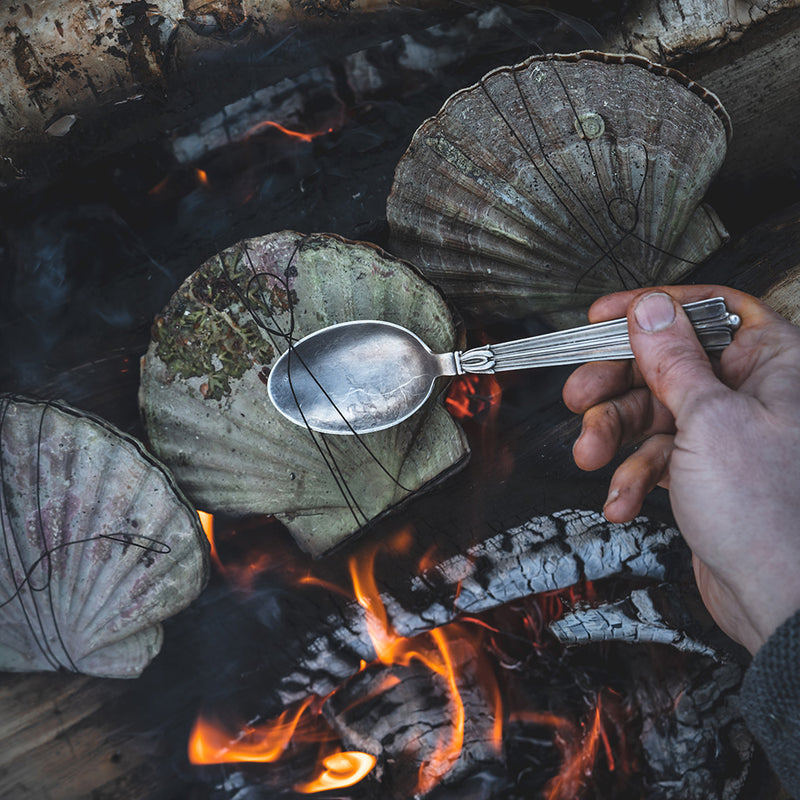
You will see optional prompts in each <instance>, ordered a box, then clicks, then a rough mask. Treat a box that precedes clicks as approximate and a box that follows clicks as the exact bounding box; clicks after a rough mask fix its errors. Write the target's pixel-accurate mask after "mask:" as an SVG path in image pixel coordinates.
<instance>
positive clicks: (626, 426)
mask: <svg viewBox="0 0 800 800" xmlns="http://www.w3.org/2000/svg"><path fill="white" fill-rule="evenodd" d="M667 293H668V294H667ZM716 296H722V297H724V298H725V301H726V304H727V306H728V310H729V311H731V312H733V313H735V314H738V315H739V316H740V317H741V318H742V326H741V328H740V329H739V330H738V331H737V332H736V334H735V336H734V340H733V342H732V344H730V345H729V346H728V347H727V348H726V349H725V350H724V351H723V353H722V355H721V357H720V358H719V360H718V361H717V359H716V358H713V359H712V360H713V362H714V363H713V364H712V360H710V359H709V357H708V356H707V355H706V354H705V352H704V351H703V349H702V347H701V346H700V343H699V342H698V340H697V337H696V336H695V334H694V331H693V329H692V327H691V323H690V322H689V320H688V318H687V316H686V314H685V312H684V311H683V309H682V308H681V304H684V303H689V302H692V301H694V300H703V299H706V298H709V297H716ZM626 313H627V315H628V327H629V334H630V339H631V347H632V349H633V352H634V354H635V356H636V361H635V362H630V361H629V362H619V361H617V362H602V363H600V362H594V363H590V364H585V365H583V366H581V367H579V368H578V369H577V370H576V371H575V372H574V373H573V374H572V375H571V376H570V378H569V380H568V381H567V383H566V384H565V386H564V391H563V396H564V402H565V403H566V404H567V406H568V407H569V408H570V409H571V410H572V411H574V412H575V413H578V414H583V429H582V431H581V434H580V436H579V437H578V439H577V441H576V442H575V446H574V448H573V455H574V457H575V462H576V464H577V465H578V466H579V467H581V468H582V469H586V470H593V469H598V468H599V467H602V466H604V465H605V464H607V463H608V462H609V461H610V460H611V459H612V458H613V457H614V455H615V454H616V452H617V450H618V449H619V448H620V446H621V445H622V444H624V443H626V442H636V441H639V442H640V445H639V447H638V449H637V450H636V452H634V453H633V454H632V455H630V456H629V457H628V458H627V459H626V460H625V461H624V462H623V463H622V464H621V465H620V466H619V467H618V468H617V470H616V472H615V473H614V475H613V477H612V479H611V485H610V489H609V494H608V499H607V501H606V505H605V507H604V513H605V515H606V517H607V518H608V519H609V520H610V521H612V522H624V521H627V520H630V519H633V517H634V516H636V514H637V513H638V512H639V511H640V509H641V507H642V502H643V501H644V497H645V495H646V494H647V493H648V492H649V491H650V490H651V489H653V488H654V487H655V486H657V485H658V486H662V487H664V488H666V489H668V490H669V495H670V502H671V505H672V510H673V513H674V515H675V520H676V522H677V524H678V527H679V528H680V531H681V533H682V534H683V536H684V538H685V540H686V542H687V543H688V545H689V547H690V548H691V549H692V553H693V564H694V571H695V577H696V580H697V585H698V587H699V589H700V593H701V595H702V597H703V600H704V602H705V604H706V607H707V608H708V609H709V611H710V612H711V615H712V616H713V617H714V619H715V620H716V622H717V624H718V625H719V626H720V627H721V628H722V629H723V630H724V631H725V632H726V633H727V634H728V635H729V636H731V637H732V638H733V639H735V640H736V641H738V642H740V643H741V644H743V645H744V646H745V647H746V648H747V649H748V650H749V651H750V652H751V653H755V652H756V650H758V648H759V647H760V646H761V645H762V644H763V643H764V642H765V641H766V639H767V638H768V637H769V635H770V634H771V633H772V632H773V631H774V630H775V629H776V628H777V627H778V625H780V624H781V623H782V622H783V621H784V620H786V619H788V618H789V617H790V616H791V615H792V614H793V613H794V612H795V611H796V610H797V609H800V328H798V327H796V326H794V325H791V324H790V323H789V322H787V321H786V320H784V319H783V318H782V317H780V316H779V315H778V314H776V313H775V312H773V311H772V310H771V309H770V308H769V307H768V306H766V305H765V304H763V303H761V302H760V301H759V300H756V299H755V298H754V297H751V296H749V295H746V294H744V293H742V292H738V291H735V290H733V289H727V288H724V287H717V286H671V287H668V288H662V289H659V290H653V289H643V290H635V291H632V292H620V293H618V294H613V295H609V296H607V297H604V298H601V299H600V300H598V301H597V302H596V303H594V305H592V307H591V309H590V310H589V319H590V321H591V322H599V321H602V320H606V319H613V318H615V317H621V316H624V315H625V314H626Z"/></svg>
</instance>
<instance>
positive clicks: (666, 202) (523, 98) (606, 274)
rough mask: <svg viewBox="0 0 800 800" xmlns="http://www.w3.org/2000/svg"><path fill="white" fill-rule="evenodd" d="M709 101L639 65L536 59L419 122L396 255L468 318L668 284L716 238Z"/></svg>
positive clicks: (722, 146) (589, 57) (397, 184)
mask: <svg viewBox="0 0 800 800" xmlns="http://www.w3.org/2000/svg"><path fill="white" fill-rule="evenodd" d="M729 135H730V121H729V119H728V116H727V114H726V113H725V111H724V109H723V108H722V105H721V104H720V102H719V100H718V99H717V98H716V97H715V96H714V95H713V94H711V93H710V92H708V91H706V90H705V89H702V88H701V87H699V86H698V85H697V84H695V83H693V82H692V81H689V80H688V79H687V78H686V77H685V76H683V75H682V74H681V73H679V72H677V71H676V70H674V69H669V68H665V67H661V66H658V65H656V64H652V63H651V62H649V61H647V60H646V59H644V58H640V57H636V56H612V55H608V54H604V53H595V52H581V53H574V54H571V55H547V56H535V57H533V58H530V59H528V60H527V61H525V62H523V63H521V64H518V65H517V66H511V67H502V68H500V69H496V70H494V71H492V72H490V73H489V74H488V75H486V76H484V78H483V79H482V80H481V81H480V82H479V83H477V84H475V85H474V86H471V87H469V88H467V89H464V90H462V91H460V92H457V93H456V94H454V95H453V96H452V97H450V98H449V99H448V100H447V101H446V102H445V104H444V106H443V107H442V109H441V110H440V111H439V113H438V114H436V116H434V117H431V118H430V119H428V120H426V121H425V122H424V123H423V124H422V125H421V126H420V128H419V129H418V130H417V132H416V133H415V134H414V137H413V139H412V141H411V145H410V146H409V148H408V150H407V152H406V153H405V155H404V156H403V157H402V159H401V160H400V163H399V165H398V167H397V170H396V173H395V179H394V184H393V187H392V192H391V195H390V197H389V201H388V208H387V217H388V221H389V225H390V228H391V239H392V245H391V246H392V250H393V252H395V253H397V254H398V255H400V256H402V257H404V258H407V259H409V260H410V261H412V262H414V263H416V264H417V265H418V266H419V267H420V268H421V269H422V270H423V271H424V272H425V273H426V274H427V275H428V276H429V277H430V278H431V279H432V280H434V281H435V282H436V283H438V284H439V285H440V287H441V288H442V289H443V291H444V292H445V294H446V295H447V296H448V298H450V300H452V301H453V302H454V304H455V305H456V306H458V307H459V308H460V309H461V310H462V311H464V312H465V313H466V314H468V315H479V316H480V315H482V316H486V315H491V314H495V315H504V316H505V315H507V316H520V315H525V314H528V313H531V312H540V313H548V312H552V311H558V310H562V309H582V308H585V307H586V306H587V305H589V304H590V303H591V302H592V301H593V300H594V299H596V298H597V297H599V296H601V295H603V294H606V293H608V292H611V291H616V290H620V289H624V288H632V287H634V286H646V285H653V284H662V283H674V282H676V281H678V280H680V279H681V278H682V277H683V276H685V275H686V274H687V273H688V272H689V271H690V270H691V269H692V268H693V267H694V266H695V265H696V264H698V263H699V262H700V261H702V260H703V259H704V258H705V257H706V256H707V255H709V254H710V253H711V252H713V251H714V250H715V249H716V248H717V247H719V246H720V244H721V243H722V242H723V241H724V240H725V239H726V238H727V233H726V231H725V230H724V228H723V226H722V224H721V223H720V221H719V219H718V218H717V216H716V214H714V212H713V211H712V210H711V209H710V208H708V207H707V206H704V205H701V203H700V201H701V199H702V197H703V195H704V194H705V192H706V188H707V187H708V184H709V183H710V181H711V179H712V177H713V176H714V174H715V173H716V172H717V170H718V169H719V167H720V165H721V164H722V161H723V159H724V156H725V150H726V144H727V139H728V137H729Z"/></svg>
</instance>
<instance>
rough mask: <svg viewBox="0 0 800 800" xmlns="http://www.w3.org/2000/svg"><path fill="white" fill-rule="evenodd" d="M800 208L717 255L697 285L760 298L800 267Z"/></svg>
mask: <svg viewBox="0 0 800 800" xmlns="http://www.w3.org/2000/svg"><path fill="white" fill-rule="evenodd" d="M799 254H800V204H794V205H791V206H788V207H786V208H785V209H783V210H781V211H780V212H778V213H776V214H773V215H772V216H770V217H769V218H768V219H766V220H764V221H763V222H761V223H759V224H758V225H756V226H754V227H752V228H750V230H748V231H747V233H745V234H743V235H742V236H739V237H737V238H736V239H734V240H732V241H731V242H729V243H728V244H727V245H725V246H724V247H723V248H722V249H721V250H719V251H718V252H717V253H715V254H714V255H713V256H711V258H709V260H708V261H707V262H706V263H705V264H703V265H702V266H701V267H700V268H699V269H698V270H697V271H696V272H695V273H694V274H693V275H692V282H693V283H717V284H723V285H726V286H732V287H734V288H735V289H740V290H741V291H743V292H748V293H749V294H752V295H755V296H756V297H760V296H762V295H764V294H765V293H766V292H767V291H769V288H770V287H771V286H773V285H774V284H776V283H777V282H779V281H780V280H782V279H783V278H784V277H785V276H789V275H790V274H794V273H795V272H796V271H797V268H798V266H800V255H799Z"/></svg>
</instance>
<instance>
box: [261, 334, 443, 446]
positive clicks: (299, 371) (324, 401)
mask: <svg viewBox="0 0 800 800" xmlns="http://www.w3.org/2000/svg"><path fill="white" fill-rule="evenodd" d="M456 374H458V373H457V367H456V358H455V353H443V354H436V353H432V352H431V350H430V349H429V348H428V346H427V345H426V344H425V342H423V341H422V339H420V338H419V337H418V336H417V335H416V334H415V333H412V332H411V331H410V330H408V329H406V328H403V327H401V326H400V325H395V324H394V323H392V322H382V321H379V320H355V321H353V322H342V323H339V324H338V325H331V326H329V327H327V328H323V329H322V330H319V331H316V332H315V333H311V334H309V335H308V336H306V337H305V338H303V339H301V340H300V341H299V342H297V343H296V344H295V345H294V346H293V347H291V348H290V349H289V350H287V351H286V352H285V353H284V354H283V355H282V356H281V357H280V358H279V359H278V360H277V361H276V362H275V365H274V366H273V367H272V370H271V371H270V374H269V380H268V382H267V391H268V392H269V396H270V399H271V400H272V402H273V404H274V405H275V407H276V408H277V409H278V411H280V412H281V414H283V415H284V416H285V417H287V418H288V419H290V420H291V421H292V422H295V423H296V424H298V425H307V426H308V427H309V428H311V429H312V430H315V431H318V432H320V433H338V434H348V433H350V434H352V433H359V434H362V433H373V432H375V431H380V430H384V429H385V428H390V427H392V426H393V425H397V424H398V423H400V422H402V421H403V420H405V419H408V417H410V416H411V415H412V414H414V413H415V412H416V411H418V410H419V409H420V408H421V407H422V406H423V405H424V403H425V401H426V400H427V399H428V398H429V397H430V395H431V392H432V391H433V387H434V382H435V379H436V378H437V377H439V376H441V375H456Z"/></svg>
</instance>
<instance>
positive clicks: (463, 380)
mask: <svg viewBox="0 0 800 800" xmlns="http://www.w3.org/2000/svg"><path fill="white" fill-rule="evenodd" d="M502 394H503V392H502V389H501V388H500V383H499V382H498V380H497V378H496V377H495V376H494V375H461V376H459V377H458V378H456V379H455V380H454V381H453V382H452V383H451V384H450V388H449V389H448V390H447V395H446V396H445V399H444V405H445V408H446V409H447V410H448V411H449V412H450V413H451V414H452V415H453V416H454V417H456V418H457V419H482V418H483V417H485V416H486V415H487V414H490V413H493V412H495V411H496V409H497V408H498V407H499V406H500V399H501V397H502Z"/></svg>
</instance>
